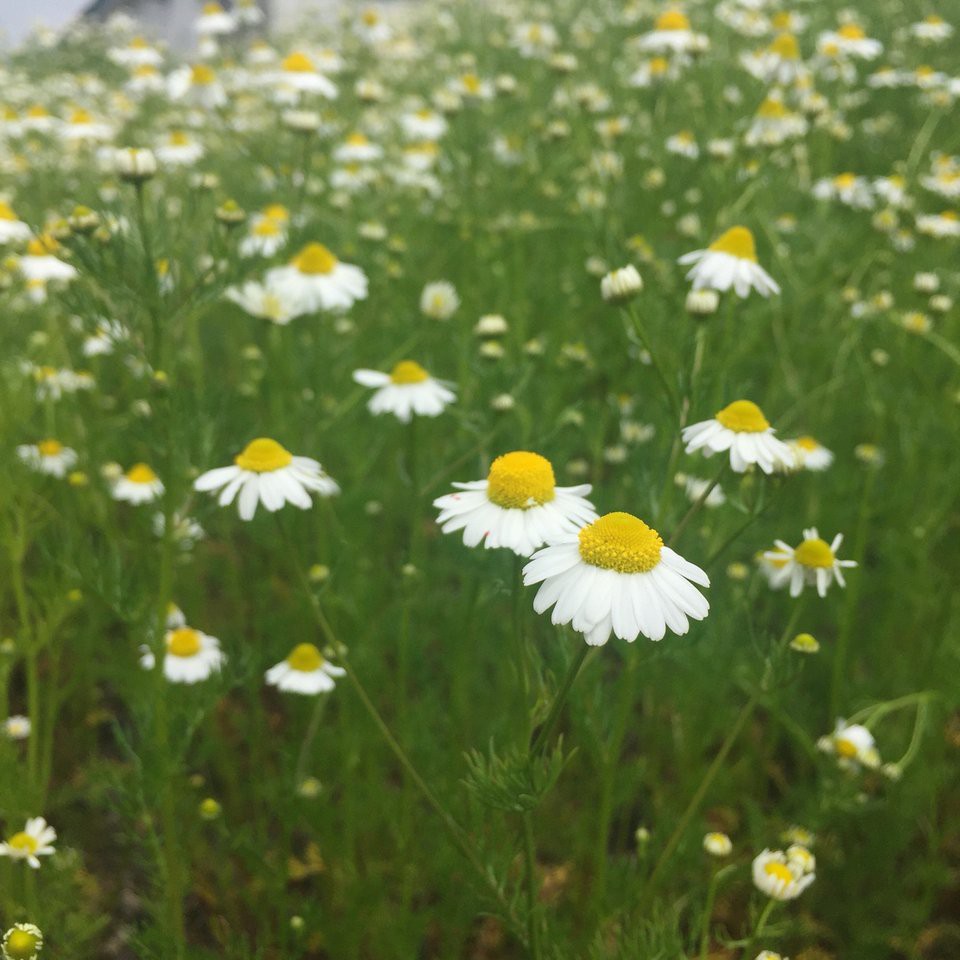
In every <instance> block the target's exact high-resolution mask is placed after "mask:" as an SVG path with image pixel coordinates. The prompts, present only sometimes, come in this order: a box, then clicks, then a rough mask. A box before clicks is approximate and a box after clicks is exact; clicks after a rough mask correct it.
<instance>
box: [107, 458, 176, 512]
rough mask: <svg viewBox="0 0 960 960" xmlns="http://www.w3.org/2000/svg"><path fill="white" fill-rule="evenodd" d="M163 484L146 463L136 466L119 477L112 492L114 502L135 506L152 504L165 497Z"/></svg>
mask: <svg viewBox="0 0 960 960" xmlns="http://www.w3.org/2000/svg"><path fill="white" fill-rule="evenodd" d="M163 489H164V488H163V483H162V481H161V480H160V478H159V477H158V476H157V475H156V474H155V473H154V472H153V469H152V468H151V467H149V466H147V464H145V463H137V464H134V465H133V466H132V467H131V468H130V469H129V470H128V471H127V472H126V473H125V474H123V476H121V477H118V478H117V480H116V482H115V483H114V484H113V488H112V490H111V491H110V492H111V494H112V495H113V499H114V500H120V501H122V502H124V503H132V504H134V505H137V504H141V503H151V502H152V501H154V500H156V499H158V498H159V497H161V496H162V495H163Z"/></svg>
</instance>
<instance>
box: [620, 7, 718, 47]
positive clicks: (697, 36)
mask: <svg viewBox="0 0 960 960" xmlns="http://www.w3.org/2000/svg"><path fill="white" fill-rule="evenodd" d="M709 44H710V41H709V39H708V38H707V37H706V36H704V35H703V34H701V33H694V32H693V30H691V29H690V20H689V19H688V18H687V16H686V14H684V13H681V12H680V11H679V10H667V11H666V12H665V13H661V14H660V16H659V17H657V19H656V21H655V22H654V24H653V30H651V31H650V32H649V33H645V34H643V36H641V37H639V38H638V39H637V41H636V45H637V46H638V47H639V48H640V49H641V50H654V51H657V52H664V53H666V52H672V53H687V52H690V51H698V52H699V51H703V50H706V49H707V47H708V46H709Z"/></svg>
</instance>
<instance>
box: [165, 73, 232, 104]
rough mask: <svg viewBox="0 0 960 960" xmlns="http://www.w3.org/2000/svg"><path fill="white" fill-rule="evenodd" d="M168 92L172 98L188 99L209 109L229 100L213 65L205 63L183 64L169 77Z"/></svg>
mask: <svg viewBox="0 0 960 960" xmlns="http://www.w3.org/2000/svg"><path fill="white" fill-rule="evenodd" d="M167 92H168V93H169V95H170V98H171V99H172V100H188V101H192V102H193V103H196V104H197V105H198V106H201V107H205V108H206V109H208V110H215V109H217V108H218V107H222V106H224V104H226V102H227V93H226V90H224V88H223V84H222V83H221V82H220V80H219V79H218V77H217V74H216V71H215V70H214V69H213V67H210V66H208V65H207V64H205V63H197V64H194V65H193V66H183V67H180V68H178V69H177V70H174V71H173V73H171V74H170V76H169V77H167Z"/></svg>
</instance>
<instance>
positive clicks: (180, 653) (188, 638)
mask: <svg viewBox="0 0 960 960" xmlns="http://www.w3.org/2000/svg"><path fill="white" fill-rule="evenodd" d="M199 652H200V634H199V633H198V632H197V631H196V630H194V629H192V628H191V627H178V628H177V629H176V630H171V631H170V633H169V634H168V635H167V653H169V654H171V655H172V656H174V657H195V656H196V655H197V654H198V653H199Z"/></svg>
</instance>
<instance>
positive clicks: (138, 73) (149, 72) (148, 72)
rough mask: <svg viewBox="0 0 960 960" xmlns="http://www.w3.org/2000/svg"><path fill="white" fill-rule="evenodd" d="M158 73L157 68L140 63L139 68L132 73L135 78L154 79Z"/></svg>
mask: <svg viewBox="0 0 960 960" xmlns="http://www.w3.org/2000/svg"><path fill="white" fill-rule="evenodd" d="M158 73H159V71H158V70H157V68H156V67H154V66H152V65H151V64H149V63H141V64H140V66H139V67H137V68H136V70H134V71H133V75H134V76H135V77H154V76H156V75H157V74H158Z"/></svg>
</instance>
